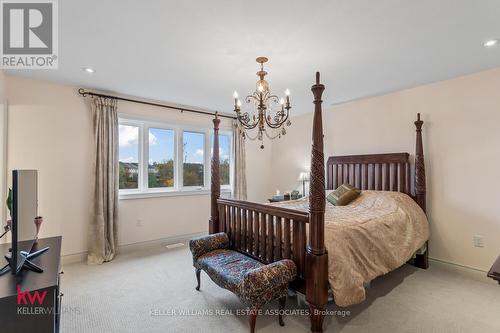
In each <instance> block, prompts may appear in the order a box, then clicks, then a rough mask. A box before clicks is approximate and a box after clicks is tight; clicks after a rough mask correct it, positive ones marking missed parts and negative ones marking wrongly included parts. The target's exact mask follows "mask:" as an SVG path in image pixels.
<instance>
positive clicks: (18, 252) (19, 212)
mask: <svg viewBox="0 0 500 333" xmlns="http://www.w3.org/2000/svg"><path fill="white" fill-rule="evenodd" d="M37 211H38V174H37V171H36V170H13V171H12V253H11V259H10V268H11V271H12V273H13V274H17V273H19V271H20V270H21V269H22V267H23V265H24V263H25V261H26V259H27V255H28V254H29V253H30V251H31V249H32V247H33V244H34V242H35V238H36V225H35V223H34V221H35V217H37Z"/></svg>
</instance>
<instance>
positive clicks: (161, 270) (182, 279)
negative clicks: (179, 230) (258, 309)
mask: <svg viewBox="0 0 500 333" xmlns="http://www.w3.org/2000/svg"><path fill="white" fill-rule="evenodd" d="M64 271H65V274H64V276H63V280H62V291H63V292H64V298H63V304H62V305H63V309H62V322H61V325H62V330H61V332H63V333H70V332H85V333H87V332H99V333H102V332H134V333H136V332H217V333H222V332H248V325H247V318H246V316H244V315H239V313H238V312H242V311H244V309H245V308H244V307H243V306H242V305H241V303H240V302H239V301H238V299H237V298H236V297H235V296H234V295H233V294H231V293H230V292H228V291H225V290H222V289H220V288H218V287H217V286H216V285H215V284H214V283H213V282H212V281H211V280H210V279H209V278H208V277H207V276H206V275H205V274H204V273H202V284H201V291H200V292H198V291H196V290H195V289H194V287H195V281H196V279H195V275H194V270H193V268H192V266H191V256H190V253H189V250H188V249H187V248H186V247H182V248H177V249H172V250H168V249H166V248H165V247H163V246H156V247H153V248H149V249H143V250H140V251H135V252H133V253H125V254H121V255H120V256H118V257H117V258H116V259H115V260H114V261H113V262H111V263H107V264H104V265H102V266H87V265H86V264H83V263H78V264H71V265H65V267H64ZM472 275H474V274H472ZM367 295H368V299H367V301H366V302H365V303H363V304H361V305H357V306H353V307H350V308H346V309H343V308H338V307H336V306H335V305H333V304H330V305H329V306H328V308H329V309H330V310H332V311H335V310H340V311H341V310H344V311H345V310H347V311H349V312H350V313H349V315H346V316H345V317H342V316H329V317H327V318H326V320H325V331H326V332H370V333H376V332H384V333H385V332H453V333H458V332H482V333H486V332H500V286H498V285H496V284H494V283H489V282H487V281H486V280H485V281H481V280H480V279H477V278H474V277H473V276H468V275H464V274H462V273H459V272H457V271H455V270H454V269H450V268H449V267H448V265H444V264H439V263H435V262H432V263H431V268H430V269H429V270H427V271H423V270H418V269H416V268H414V267H412V266H403V267H401V268H400V269H398V270H396V271H394V272H392V273H390V274H387V275H386V276H383V277H380V278H378V279H376V280H375V281H373V282H372V284H371V286H370V287H369V288H368V291H367ZM287 308H288V309H289V310H294V311H295V312H296V314H295V315H288V316H286V317H285V324H286V326H285V327H280V326H279V325H278V320H277V317H275V316H272V315H268V316H264V317H259V318H258V319H257V332H262V333H264V332H286V333H292V332H308V328H309V320H308V317H307V316H305V315H302V314H300V311H301V310H303V309H304V308H301V307H300V306H299V305H298V304H297V300H296V298H295V297H289V298H288V302H287ZM274 309H277V304H271V305H270V306H269V307H268V310H274ZM183 312H184V315H181V313H183Z"/></svg>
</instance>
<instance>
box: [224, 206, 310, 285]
mask: <svg viewBox="0 0 500 333" xmlns="http://www.w3.org/2000/svg"><path fill="white" fill-rule="evenodd" d="M217 203H218V209H219V224H220V225H219V230H220V231H222V232H225V233H226V234H227V235H228V236H229V242H230V246H231V248H234V249H236V250H238V251H241V252H244V253H245V254H248V255H250V256H252V257H253V258H255V259H257V260H259V261H261V262H263V263H266V264H268V263H272V262H274V261H278V260H281V259H291V260H293V261H294V262H295V264H296V265H297V272H298V276H299V278H302V279H303V278H304V276H305V250H306V224H307V223H308V222H309V214H308V213H306V212H301V211H297V210H293V209H288V208H282V207H275V206H270V205H264V204H258V203H252V202H247V201H239V200H232V199H218V200H217Z"/></svg>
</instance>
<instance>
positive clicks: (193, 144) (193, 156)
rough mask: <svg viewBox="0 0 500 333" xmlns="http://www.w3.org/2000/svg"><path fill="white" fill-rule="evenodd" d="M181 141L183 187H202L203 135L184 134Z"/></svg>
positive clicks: (194, 133)
mask: <svg viewBox="0 0 500 333" xmlns="http://www.w3.org/2000/svg"><path fill="white" fill-rule="evenodd" d="M182 139H183V145H182V146H183V150H182V153H183V155H184V159H183V178H182V179H183V184H184V186H203V185H204V183H205V180H204V175H205V173H204V155H205V134H203V133H196V132H184V133H183V135H182Z"/></svg>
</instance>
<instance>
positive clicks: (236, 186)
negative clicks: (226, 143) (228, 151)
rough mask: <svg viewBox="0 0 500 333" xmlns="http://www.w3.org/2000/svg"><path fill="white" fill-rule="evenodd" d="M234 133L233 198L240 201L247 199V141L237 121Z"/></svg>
mask: <svg viewBox="0 0 500 333" xmlns="http://www.w3.org/2000/svg"><path fill="white" fill-rule="evenodd" d="M233 133H234V145H233V146H234V149H233V153H234V181H233V197H234V198H235V199H238V200H246V199H247V176H246V174H247V169H246V163H245V140H244V139H243V137H242V136H241V130H240V128H239V126H238V123H237V122H236V121H234V122H233Z"/></svg>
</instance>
